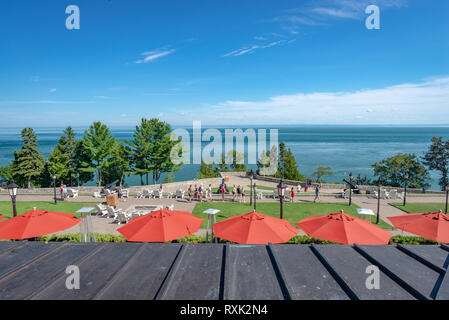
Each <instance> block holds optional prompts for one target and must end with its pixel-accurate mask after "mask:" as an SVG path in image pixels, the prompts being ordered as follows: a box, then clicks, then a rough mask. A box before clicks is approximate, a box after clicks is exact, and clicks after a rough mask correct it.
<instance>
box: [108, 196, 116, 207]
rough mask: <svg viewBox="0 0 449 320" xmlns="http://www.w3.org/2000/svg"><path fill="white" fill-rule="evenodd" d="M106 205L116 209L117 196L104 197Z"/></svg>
mask: <svg viewBox="0 0 449 320" xmlns="http://www.w3.org/2000/svg"><path fill="white" fill-rule="evenodd" d="M106 203H107V204H108V206H110V207H116V206H117V204H118V195H117V194H110V195H108V196H106Z"/></svg>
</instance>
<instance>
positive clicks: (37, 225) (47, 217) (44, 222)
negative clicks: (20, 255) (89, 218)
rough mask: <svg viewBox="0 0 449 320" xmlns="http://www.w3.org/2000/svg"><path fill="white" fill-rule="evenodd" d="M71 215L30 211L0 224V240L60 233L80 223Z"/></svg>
mask: <svg viewBox="0 0 449 320" xmlns="http://www.w3.org/2000/svg"><path fill="white" fill-rule="evenodd" d="M80 222H81V220H80V219H77V218H76V217H75V216H74V215H73V214H70V213H62V212H50V211H43V210H32V211H29V212H25V213H23V214H21V215H19V216H17V217H14V218H11V219H9V220H6V221H3V222H0V239H14V240H20V239H27V238H34V237H39V236H42V235H45V234H49V233H54V232H58V231H62V230H65V229H68V228H70V227H73V226H74V225H76V224H78V223H80Z"/></svg>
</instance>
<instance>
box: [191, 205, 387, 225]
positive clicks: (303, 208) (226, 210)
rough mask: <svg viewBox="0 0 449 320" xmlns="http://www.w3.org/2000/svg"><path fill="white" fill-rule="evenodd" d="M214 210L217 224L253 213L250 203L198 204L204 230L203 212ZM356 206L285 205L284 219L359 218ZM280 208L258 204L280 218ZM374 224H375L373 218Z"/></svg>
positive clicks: (263, 210)
mask: <svg viewBox="0 0 449 320" xmlns="http://www.w3.org/2000/svg"><path fill="white" fill-rule="evenodd" d="M209 208H213V209H218V210H220V212H219V213H217V222H219V221H222V220H224V219H226V218H228V217H231V216H234V215H239V214H243V213H248V212H251V211H252V207H250V205H249V203H229V202H228V203H226V202H224V203H220V202H215V203H207V202H202V203H198V204H197V205H196V206H195V209H194V210H193V214H194V215H196V216H198V217H201V218H205V220H204V222H203V224H202V228H205V227H206V225H207V215H206V214H205V213H202V212H203V211H205V210H207V209H209ZM357 208H358V207H357V206H356V205H352V206H351V207H349V205H348V204H347V203H284V219H286V220H288V221H289V222H290V223H291V224H292V225H295V223H296V222H298V221H301V220H302V219H304V218H307V217H309V216H316V215H323V214H329V213H335V212H340V210H342V209H343V210H344V212H345V213H348V214H350V215H353V216H356V217H358V214H357V210H356V209H357ZM279 211H280V206H279V203H274V202H272V203H257V212H259V213H263V214H266V215H270V216H274V217H277V218H279ZM372 222H375V217H373V219H372ZM379 226H380V227H381V228H384V229H392V228H393V227H392V226H391V225H389V224H387V223H386V222H384V221H383V220H380V222H379Z"/></svg>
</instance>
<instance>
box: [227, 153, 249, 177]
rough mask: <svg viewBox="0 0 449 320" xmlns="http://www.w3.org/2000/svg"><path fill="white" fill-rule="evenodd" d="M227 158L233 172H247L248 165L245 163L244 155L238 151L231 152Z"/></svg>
mask: <svg viewBox="0 0 449 320" xmlns="http://www.w3.org/2000/svg"><path fill="white" fill-rule="evenodd" d="M226 158H227V162H228V163H230V164H229V167H230V169H231V171H238V172H241V171H246V165H245V163H244V161H245V155H244V154H243V153H240V152H238V151H237V150H230V151H228V153H227V155H226Z"/></svg>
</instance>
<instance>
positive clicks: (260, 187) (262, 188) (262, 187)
mask: <svg viewBox="0 0 449 320" xmlns="http://www.w3.org/2000/svg"><path fill="white" fill-rule="evenodd" d="M248 188H251V186H248ZM256 189H260V190H268V191H273V190H276V188H275V187H266V186H258V185H256Z"/></svg>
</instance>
